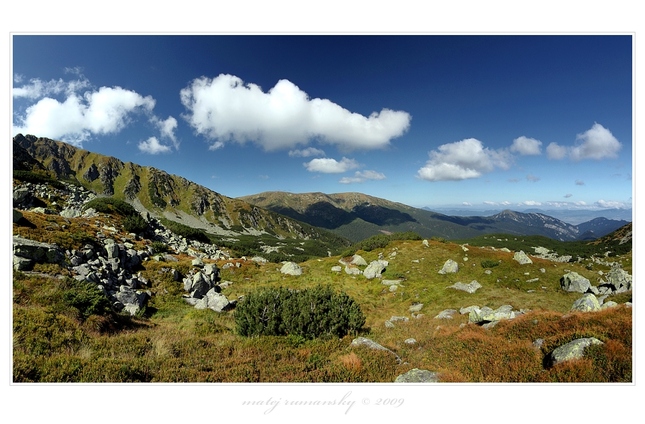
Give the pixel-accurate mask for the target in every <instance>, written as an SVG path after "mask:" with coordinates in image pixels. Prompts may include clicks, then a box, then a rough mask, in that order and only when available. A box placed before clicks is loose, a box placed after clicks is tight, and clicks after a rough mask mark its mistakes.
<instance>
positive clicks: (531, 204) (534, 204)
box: [518, 200, 542, 206]
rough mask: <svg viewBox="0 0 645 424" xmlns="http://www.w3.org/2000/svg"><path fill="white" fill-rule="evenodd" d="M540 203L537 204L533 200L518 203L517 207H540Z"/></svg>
mask: <svg viewBox="0 0 645 424" xmlns="http://www.w3.org/2000/svg"><path fill="white" fill-rule="evenodd" d="M541 205H542V203H541V202H537V201H535V200H525V201H523V202H520V203H518V206H541Z"/></svg>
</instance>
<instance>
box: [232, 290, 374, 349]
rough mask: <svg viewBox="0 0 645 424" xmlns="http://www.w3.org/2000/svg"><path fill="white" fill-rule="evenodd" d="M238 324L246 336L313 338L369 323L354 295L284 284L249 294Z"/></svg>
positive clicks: (343, 332)
mask: <svg viewBox="0 0 645 424" xmlns="http://www.w3.org/2000/svg"><path fill="white" fill-rule="evenodd" d="M235 324H236V328H237V332H238V333H239V334H241V335H243V336H256V335H272V336H287V335H289V336H300V337H304V338H308V339H311V338H316V337H321V336H325V335H331V336H337V337H343V336H345V335H346V334H348V333H350V332H357V331H359V330H360V329H361V328H362V327H363V325H364V324H365V316H364V315H363V313H362V311H361V309H360V306H359V305H358V304H357V303H356V302H355V301H354V300H353V299H352V298H350V297H349V296H348V295H347V294H345V293H335V292H334V291H333V290H332V289H331V288H330V287H329V286H317V287H315V288H309V289H304V290H298V291H296V290H291V289H288V288H282V287H281V288H279V289H264V290H261V291H258V292H254V293H250V294H249V295H247V296H246V297H245V298H244V300H243V301H242V302H240V304H239V305H238V306H237V308H236V310H235Z"/></svg>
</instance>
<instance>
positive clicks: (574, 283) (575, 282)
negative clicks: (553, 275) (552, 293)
mask: <svg viewBox="0 0 645 424" xmlns="http://www.w3.org/2000/svg"><path fill="white" fill-rule="evenodd" d="M560 287H561V288H562V289H563V290H565V291H568V292H577V293H586V292H587V291H589V290H590V289H591V283H590V282H589V280H588V279H586V278H585V277H583V276H582V275H580V274H578V273H577V272H568V273H566V274H565V275H564V276H562V278H560Z"/></svg>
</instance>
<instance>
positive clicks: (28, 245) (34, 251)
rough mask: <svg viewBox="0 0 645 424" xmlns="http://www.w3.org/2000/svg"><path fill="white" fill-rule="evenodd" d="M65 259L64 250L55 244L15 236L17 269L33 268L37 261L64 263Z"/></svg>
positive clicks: (14, 245) (14, 259)
mask: <svg viewBox="0 0 645 424" xmlns="http://www.w3.org/2000/svg"><path fill="white" fill-rule="evenodd" d="M64 260H65V254H64V252H63V251H62V250H61V249H60V248H59V247H58V246H56V245H55V244H47V243H41V242H37V241H33V240H29V239H26V238H23V237H20V236H13V265H14V269H15V270H16V271H28V270H31V269H33V267H34V265H35V264H37V263H51V264H62V263H63V262H64Z"/></svg>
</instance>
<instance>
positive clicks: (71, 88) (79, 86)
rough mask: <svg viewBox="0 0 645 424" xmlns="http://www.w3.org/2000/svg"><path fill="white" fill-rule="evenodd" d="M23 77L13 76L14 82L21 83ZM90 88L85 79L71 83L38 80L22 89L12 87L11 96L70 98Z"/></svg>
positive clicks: (32, 80)
mask: <svg viewBox="0 0 645 424" xmlns="http://www.w3.org/2000/svg"><path fill="white" fill-rule="evenodd" d="M23 79H24V77H23V76H14V81H16V82H18V83H19V82H22V80H23ZM89 87H90V82H89V81H88V80H87V79H85V78H81V79H77V80H71V81H64V80H62V79H57V80H50V81H42V80H40V79H38V78H33V79H31V80H29V84H26V85H23V86H22V87H14V88H13V90H12V95H13V97H15V98H23V97H24V98H27V99H32V100H34V99H38V98H41V97H45V96H56V95H59V94H65V95H67V96H71V95H73V94H74V93H77V92H79V91H81V90H83V89H87V88H89Z"/></svg>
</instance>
